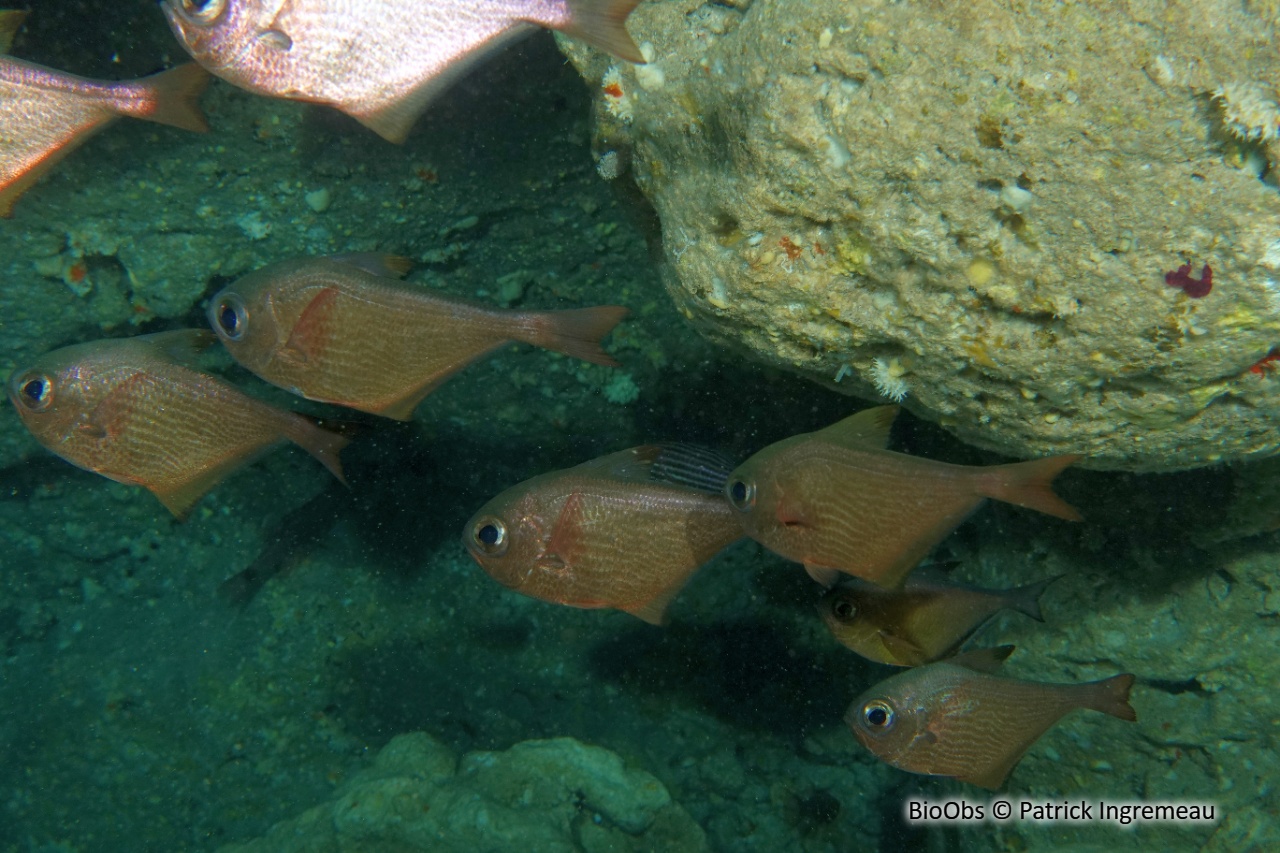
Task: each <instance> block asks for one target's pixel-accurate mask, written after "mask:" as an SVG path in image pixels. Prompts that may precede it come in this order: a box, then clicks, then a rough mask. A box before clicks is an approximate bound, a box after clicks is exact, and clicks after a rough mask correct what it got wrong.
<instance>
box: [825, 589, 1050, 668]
mask: <svg viewBox="0 0 1280 853" xmlns="http://www.w3.org/2000/svg"><path fill="white" fill-rule="evenodd" d="M1060 577H1062V575H1057V576H1055V577H1052V578H1049V579H1047V580H1043V581H1040V582H1039V583H1034V584H1029V585H1027V586H1021V587H1018V588H1017V589H1007V590H997V589H979V588H978V587H974V586H966V585H964V584H958V583H952V582H951V581H950V580H948V579H947V577H946V574H945V572H943V571H942V570H940V569H938V568H936V567H933V566H921V567H920V568H918V569H916V570H915V571H913V572H912V573H911V574H909V575H908V576H907V579H906V580H905V581H904V582H903V584H902V586H901V587H899V588H898V589H884V588H883V587H880V586H876V585H875V584H873V583H870V582H868V581H864V580H860V579H858V578H848V579H847V580H845V581H843V582H842V583H840V584H838V585H836V586H833V587H832V588H831V589H829V590H827V592H826V593H825V594H824V595H823V596H822V599H821V600H820V601H819V602H818V613H819V614H820V615H821V616H822V621H823V622H825V623H826V626H827V628H828V629H830V631H831V633H832V634H833V635H834V636H835V638H836V639H837V640H839V641H840V642H841V643H842V644H844V645H845V646H846V647H848V648H850V649H852V650H853V651H855V652H857V653H858V654H860V655H862V656H863V657H864V658H866V659H867V660H872V661H875V662H877V663H884V664H889V665H891V666H920V665H922V664H926V663H932V662H933V661H936V660H939V659H941V658H944V657H947V656H948V655H950V654H952V653H953V652H955V650H956V649H958V648H960V646H961V645H962V644H963V643H964V642H965V641H966V640H968V639H969V638H970V637H972V636H973V635H974V634H975V633H976V632H977V631H978V629H979V628H981V627H982V626H983V625H985V624H986V623H987V622H988V620H990V619H991V618H992V617H993V616H995V615H996V613H998V612H999V611H1001V610H1004V609H1006V608H1008V609H1012V610H1017V611H1018V612H1019V613H1025V614H1026V615H1028V616H1030V617H1031V618H1032V619H1035V620H1036V621H1038V622H1043V621H1044V616H1043V615H1042V614H1041V613H1040V596H1041V594H1042V593H1043V592H1044V591H1045V588H1046V587H1048V586H1049V584H1051V583H1053V582H1054V581H1055V580H1057V579H1058V578H1060Z"/></svg>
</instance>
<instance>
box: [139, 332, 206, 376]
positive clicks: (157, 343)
mask: <svg viewBox="0 0 1280 853" xmlns="http://www.w3.org/2000/svg"><path fill="white" fill-rule="evenodd" d="M143 340H145V341H146V342H147V343H148V344H150V345H151V346H152V347H154V348H155V349H156V351H157V352H159V353H161V354H162V355H163V356H164V357H166V358H168V359H170V360H172V361H176V362H177V363H178V364H183V365H186V366H188V367H193V366H194V365H195V364H196V362H198V361H199V360H200V354H201V353H202V352H204V351H205V350H207V349H208V348H209V347H210V346H212V345H213V344H214V343H215V342H216V341H217V340H218V336H217V335H215V334H214V333H213V332H211V331H210V330H208V329H174V330H173V331H171V332H157V333H156V334H154V335H145V336H143Z"/></svg>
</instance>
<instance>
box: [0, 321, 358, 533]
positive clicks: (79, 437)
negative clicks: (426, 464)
mask: <svg viewBox="0 0 1280 853" xmlns="http://www.w3.org/2000/svg"><path fill="white" fill-rule="evenodd" d="M215 340H216V338H215V337H214V336H213V335H212V334H211V333H209V332H205V331H198V330H196V329H179V330H177V331H173V332H160V333H158V334H154V335H140V336H138V337H133V338H117V339H112V340H104V341H93V342H91V343H86V344H76V345H74V346H69V347H63V348H62V349H59V350H54V351H53V352H51V353H48V354H47V355H44V356H41V357H40V358H38V359H36V361H35V362H34V363H33V364H31V365H29V366H27V367H24V368H19V369H18V370H16V371H14V373H13V376H11V377H10V379H9V387H8V391H9V400H10V401H11V402H12V403H13V407H14V409H16V410H17V412H18V417H19V418H21V419H22V423H23V425H24V426H26V428H27V429H28V430H30V431H31V434H32V435H33V436H35V438H36V440H37V441H39V442H40V443H41V444H43V445H44V446H45V447H47V448H49V449H50V450H52V451H53V452H54V453H56V454H58V455H59V456H61V457H62V458H63V459H66V460H67V461H68V462H70V463H71V464H72V465H76V466H79V467H80V468H84V469H85V470H87V471H94V472H96V473H98V474H101V475H102V476H104V477H109V478H110V479H112V480H115V481H116V482H118V483H129V484H131V485H138V486H144V487H145V488H148V489H150V490H151V491H152V492H153V493H154V494H155V496H156V497H158V498H159V499H160V501H161V502H162V503H163V504H164V505H165V506H166V507H168V508H169V511H170V512H172V513H173V514H174V515H176V516H178V517H180V518H181V517H183V516H185V515H186V514H187V513H188V512H189V511H190V509H191V507H192V506H194V505H195V502H196V501H198V500H199V499H200V498H201V496H202V495H204V493H205V492H207V491H209V490H210V489H212V488H213V487H214V486H215V485H216V484H217V483H219V482H220V481H221V480H222V479H223V478H224V477H226V476H227V475H228V474H230V473H231V472H232V471H234V470H236V469H237V468H240V467H242V466H244V465H247V464H249V462H250V461H252V460H253V459H255V458H256V457H257V456H258V455H259V454H261V453H264V452H266V451H267V450H268V449H270V448H271V447H274V446H275V445H277V444H280V443H282V442H284V441H285V440H286V439H287V440H289V441H292V442H294V443H295V444H297V445H299V446H300V447H302V448H303V449H304V450H306V451H307V452H308V453H310V454H311V455H312V456H314V457H316V459H318V460H320V462H321V463H323V464H324V466H325V467H326V468H328V469H329V470H330V471H331V472H332V473H333V475H334V476H335V477H337V478H338V479H339V480H341V479H342V466H341V464H340V463H339V461H338V452H339V451H341V450H342V448H343V447H345V446H346V444H347V439H346V438H345V437H344V436H341V435H336V434H334V433H331V432H328V431H326V430H323V429H321V428H320V427H318V426H316V425H315V424H314V423H312V422H311V421H310V420H308V419H306V418H304V417H303V416H302V415H298V414H294V413H293V412H288V411H285V410H283V409H277V408H276V407H275V406H270V405H268V404H266V403H264V402H262V401H261V400H255V399H254V398H252V397H249V396H246V395H245V394H242V393H241V392H239V391H237V390H236V389H235V388H233V387H231V386H230V385H228V384H226V383H225V382H221V381H219V380H218V379H215V378H214V377H212V376H209V375H208V374H205V373H200V372H199V371H196V370H193V369H192V368H190V367H187V366H186V364H185V362H190V361H192V360H193V359H194V357H195V354H196V353H197V352H198V351H199V350H201V349H203V348H204V347H207V346H208V345H209V344H211V343H213V342H214V341H215Z"/></svg>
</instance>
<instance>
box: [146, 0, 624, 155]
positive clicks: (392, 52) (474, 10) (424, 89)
mask: <svg viewBox="0 0 1280 853" xmlns="http://www.w3.org/2000/svg"><path fill="white" fill-rule="evenodd" d="M639 2H640V0H432V2H426V3H423V2H411V1H410V0H365V2H358V3H356V2H351V0H164V2H163V5H162V8H163V10H164V14H165V17H166V18H168V20H169V25H170V26H171V27H172V29H173V32H174V34H175V35H176V36H177V37H178V41H180V42H182V45H183V47H185V48H186V49H187V52H188V53H190V54H191V56H192V57H193V58H194V59H195V60H196V61H197V62H199V63H200V64H201V65H203V66H204V67H205V68H207V69H209V71H211V72H212V73H214V74H216V75H217V76H218V77H221V78H222V79H224V80H226V81H227V82H228V83H231V84H233V85H235V86H239V87H240V88H242V89H246V90H248V91H250V92H254V93H256V94H259V95H267V96H269V97H276V98H286V99H289V100H296V101H307V102H311V103H316V104H325V105H328V106H331V107H334V108H335V109H338V110H340V111H342V112H344V113H346V114H347V115H349V116H351V117H352V118H354V119H355V120H356V121H358V122H360V123H361V124H363V125H365V126H366V127H368V128H370V129H371V130H373V131H374V132H375V133H377V134H379V135H380V136H382V137H383V138H384V139H386V140H388V141H390V142H395V143H399V142H403V141H404V140H405V137H406V136H408V133H409V129H410V128H411V127H412V126H413V124H414V122H415V121H417V119H418V117H419V116H420V115H422V113H423V111H424V110H425V109H426V108H427V106H428V105H429V104H430V102H431V101H432V99H434V98H435V97H436V96H437V95H439V94H440V93H441V92H443V91H444V90H445V89H447V88H448V87H449V86H450V85H451V84H452V83H453V82H454V81H456V80H457V79H458V78H459V77H461V76H462V75H463V74H464V73H465V72H466V71H467V70H468V69H469V68H470V67H471V66H472V65H473V64H475V63H476V62H478V61H479V60H480V59H482V58H484V57H485V56H487V55H488V54H490V53H492V52H494V51H496V50H498V49H500V48H502V47H504V46H505V45H507V44H508V43H509V42H511V41H513V40H514V39H516V38H517V37H519V36H522V35H525V34H527V33H529V32H532V31H533V30H534V29H535V28H536V27H544V28H547V29H553V30H559V31H561V32H563V33H565V34H567V35H570V36H574V37H577V38H581V39H583V40H585V41H587V42H589V43H590V44H593V45H595V46H596V47H598V48H601V49H602V50H605V51H606V52H608V53H611V54H613V55H614V56H616V57H619V58H620V59H625V60H627V61H629V62H637V63H641V62H644V58H643V56H642V55H641V53H640V50H639V49H638V48H637V47H636V44H635V42H634V41H632V40H631V36H630V35H628V34H627V30H626V26H625V22H626V19H627V16H628V15H630V14H631V10H632V9H634V8H635V7H636V6H637V5H638V4H639Z"/></svg>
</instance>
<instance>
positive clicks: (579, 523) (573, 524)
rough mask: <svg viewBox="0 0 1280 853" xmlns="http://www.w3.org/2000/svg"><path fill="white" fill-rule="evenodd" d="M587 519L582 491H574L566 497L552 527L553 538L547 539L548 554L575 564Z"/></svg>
mask: <svg viewBox="0 0 1280 853" xmlns="http://www.w3.org/2000/svg"><path fill="white" fill-rule="evenodd" d="M586 521H587V515H586V506H585V503H584V501H583V497H582V492H573V493H572V494H570V495H569V497H568V498H566V499H565V502H564V506H563V507H561V508H560V515H559V517H557V518H556V523H555V526H554V527H552V528H551V538H550V539H549V540H547V550H546V554H547V556H555V557H557V558H558V559H559V560H560V561H561V562H562V564H564V565H566V566H568V565H571V564H573V563H574V557H575V555H576V554H577V553H578V551H579V549H580V547H581V544H582V540H583V536H584V528H585V526H586Z"/></svg>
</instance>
